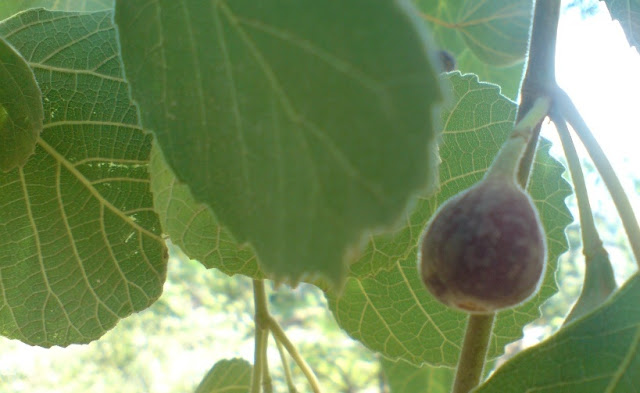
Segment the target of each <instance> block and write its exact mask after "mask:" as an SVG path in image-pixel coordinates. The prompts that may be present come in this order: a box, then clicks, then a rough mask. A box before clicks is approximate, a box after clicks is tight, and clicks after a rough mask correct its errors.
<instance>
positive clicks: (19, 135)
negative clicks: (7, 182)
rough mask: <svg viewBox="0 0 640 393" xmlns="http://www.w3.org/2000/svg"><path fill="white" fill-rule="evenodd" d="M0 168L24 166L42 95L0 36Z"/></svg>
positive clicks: (36, 129) (32, 146)
mask: <svg viewBox="0 0 640 393" xmlns="http://www.w3.org/2000/svg"><path fill="white" fill-rule="evenodd" d="M0 81H1V83H0V146H2V148H1V149H0V171H4V172H7V171H10V170H11V169H14V168H16V167H19V166H22V165H24V163H25V162H26V161H27V159H28V158H29V156H31V155H32V154H33V151H34V149H35V147H36V138H37V137H38V135H40V132H41V131H42V118H43V117H44V112H43V110H42V94H41V93H40V88H39V87H38V83H37V82H36V79H35V77H34V76H33V72H31V68H29V65H28V64H27V62H26V61H25V60H24V59H23V58H22V56H21V55H20V54H19V53H17V52H16V51H15V49H13V47H12V46H11V45H9V44H8V43H7V42H6V41H5V40H3V39H0Z"/></svg>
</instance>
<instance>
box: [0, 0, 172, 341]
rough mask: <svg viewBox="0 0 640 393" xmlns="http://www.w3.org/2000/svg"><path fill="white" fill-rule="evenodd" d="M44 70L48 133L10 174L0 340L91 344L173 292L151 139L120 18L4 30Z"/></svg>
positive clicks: (35, 21) (3, 190)
mask: <svg viewBox="0 0 640 393" xmlns="http://www.w3.org/2000/svg"><path fill="white" fill-rule="evenodd" d="M0 36H3V37H5V39H7V41H9V42H10V43H11V44H12V45H13V46H14V47H15V48H16V49H17V50H18V51H19V52H20V53H22V55H23V56H24V57H25V59H26V60H27V62H28V63H29V65H30V66H31V68H32V69H33V70H34V74H35V77H36V80H37V81H38V83H39V85H40V88H41V90H42V95H43V102H44V113H45V117H44V130H43V132H42V134H41V135H40V138H38V140H37V143H36V150H35V153H34V155H33V156H31V158H30V159H29V160H28V162H27V163H26V165H25V166H24V167H23V168H19V169H15V170H13V171H11V172H8V173H4V174H2V173H0V334H2V335H4V336H7V337H10V338H16V339H20V340H22V341H24V342H26V343H28V344H32V345H41V346H46V347H48V346H52V345H61V346H65V345H69V344H71V343H86V342H89V341H92V340H95V339H97V338H98V337H100V336H101V335H103V334H104V333H105V332H106V331H107V330H109V329H111V328H112V327H113V326H115V324H116V323H117V322H118V320H120V319H121V318H124V317H126V316H127V315H129V314H131V313H133V312H136V311H140V310H143V309H145V308H146V307H148V306H149V305H150V304H152V303H153V302H154V301H155V299H157V298H158V297H159V296H160V294H161V293H162V285H163V283H164V281H165V277H166V260H167V250H166V247H165V244H164V241H163V239H162V238H161V237H160V233H161V229H160V222H159V221H158V217H157V215H156V214H155V213H154V211H153V209H152V207H153V205H152V202H153V201H152V196H151V192H150V190H149V175H148V172H147V165H148V160H149V153H150V150H151V141H152V136H151V135H149V134H147V133H145V132H144V131H143V130H142V129H140V127H139V126H138V119H137V115H136V109H135V107H134V106H133V104H132V103H131V101H130V99H129V97H128V89H127V84H126V82H125V81H124V79H123V76H122V70H121V68H120V61H119V58H118V52H117V44H116V33H115V29H114V27H113V24H112V13H111V12H97V13H92V14H87V13H64V12H50V11H45V10H33V11H27V12H24V13H21V14H18V15H17V16H15V17H13V18H10V19H8V20H6V21H4V22H3V23H1V24H0Z"/></svg>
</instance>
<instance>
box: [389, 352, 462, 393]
mask: <svg viewBox="0 0 640 393" xmlns="http://www.w3.org/2000/svg"><path fill="white" fill-rule="evenodd" d="M381 363H382V370H383V371H384V375H385V376H386V377H387V382H388V383H389V389H390V390H389V393H409V392H411V393H449V392H450V391H451V386H452V385H453V378H454V375H455V369H452V368H447V367H432V366H429V365H426V364H425V365H423V366H421V367H416V366H414V365H412V364H409V363H407V362H405V361H403V360H399V361H397V362H394V361H391V360H388V359H382V360H381Z"/></svg>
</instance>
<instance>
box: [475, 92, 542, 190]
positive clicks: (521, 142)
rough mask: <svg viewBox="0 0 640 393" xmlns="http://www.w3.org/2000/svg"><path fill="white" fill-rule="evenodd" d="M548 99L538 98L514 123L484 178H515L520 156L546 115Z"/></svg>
mask: <svg viewBox="0 0 640 393" xmlns="http://www.w3.org/2000/svg"><path fill="white" fill-rule="evenodd" d="M549 104H550V100H549V99H548V98H544V97H541V98H538V99H537V100H536V102H535V103H534V105H533V106H532V107H531V110H529V112H527V114H526V115H524V116H523V117H522V119H521V120H520V121H519V122H518V124H516V125H515V127H514V128H513V131H512V132H511V134H510V135H509V138H508V139H507V140H506V141H505V142H504V144H503V145H502V147H501V148H500V151H499V152H498V155H497V156H496V158H495V159H494V160H493V163H492V164H491V168H489V171H488V172H487V175H486V178H487V179H489V178H494V179H505V178H508V179H515V175H516V173H515V172H516V167H517V166H518V164H519V163H520V159H521V158H522V152H523V151H524V149H525V147H526V146H527V143H528V142H529V140H530V139H531V136H532V135H531V134H532V133H533V130H534V129H535V128H536V127H537V126H538V125H539V124H540V123H541V122H542V120H543V119H544V118H545V117H546V116H547V112H548V110H549Z"/></svg>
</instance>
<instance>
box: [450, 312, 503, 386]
mask: <svg viewBox="0 0 640 393" xmlns="http://www.w3.org/2000/svg"><path fill="white" fill-rule="evenodd" d="M494 319H495V314H471V315H469V322H468V324H467V331H466V333H465V336H464V341H463V344H462V352H461V353H460V361H459V362H458V369H457V370H456V379H455V382H454V385H453V390H452V393H468V392H470V391H471V389H473V388H474V387H476V386H477V385H478V384H479V383H480V378H482V371H483V369H484V361H485V357H486V356H487V349H488V348H489V341H490V338H491V329H492V328H493V321H494Z"/></svg>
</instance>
